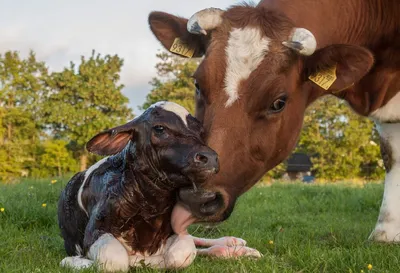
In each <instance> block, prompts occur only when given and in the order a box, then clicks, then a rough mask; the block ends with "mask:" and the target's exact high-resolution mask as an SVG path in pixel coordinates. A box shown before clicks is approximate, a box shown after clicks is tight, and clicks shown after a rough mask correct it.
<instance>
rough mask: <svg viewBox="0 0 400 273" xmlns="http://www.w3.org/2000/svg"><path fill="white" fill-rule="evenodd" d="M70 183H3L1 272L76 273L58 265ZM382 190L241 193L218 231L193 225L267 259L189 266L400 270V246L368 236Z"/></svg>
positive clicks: (296, 188)
mask: <svg viewBox="0 0 400 273" xmlns="http://www.w3.org/2000/svg"><path fill="white" fill-rule="evenodd" d="M65 183H66V181H58V182H57V183H56V184H54V185H51V184H50V180H47V181H25V182H23V183H20V184H17V185H10V186H0V208H2V207H3V208H5V211H4V212H3V213H0V272H5V273H10V272H24V273H25V272H72V271H69V270H66V269H62V268H60V267H59V266H58V264H59V262H60V261H61V259H62V258H64V257H65V253H64V249H63V243H62V240H61V237H60V236H59V230H58V226H57V222H56V219H57V218H56V210H57V208H56V204H57V199H58V195H59V192H60V190H61V189H62V187H63V186H64V185H65ZM31 187H33V188H31ZM382 192H383V185H377V184H374V185H372V184H371V185H366V186H365V187H364V188H352V187H346V186H343V185H342V186H309V185H299V184H295V185H277V184H275V185H273V186H271V187H256V188H253V189H252V190H251V191H250V192H249V193H247V194H245V195H244V196H243V197H242V198H240V200H239V201H238V204H237V206H236V209H235V211H234V213H233V215H232V216H231V218H230V219H229V220H228V221H226V222H225V223H223V224H221V225H219V226H218V227H217V228H214V229H207V228H204V227H202V226H199V227H193V228H192V231H194V235H197V236H207V237H219V236H224V235H233V236H237V237H242V238H244V239H245V240H247V242H248V245H249V246H251V247H255V248H257V249H258V250H260V251H261V252H262V253H263V254H264V257H263V258H262V259H260V260H250V259H239V260H218V259H212V258H204V257H198V258H196V260H195V262H194V263H193V264H192V265H191V266H190V267H189V268H188V269H186V270H185V272H218V273H220V272H279V273H280V272H361V270H364V271H365V272H368V270H367V265H368V264H372V265H373V269H372V271H371V272H400V261H399V259H400V246H396V245H382V244H377V243H371V242H369V241H367V238H368V235H369V233H370V232H371V230H372V229H373V227H374V225H375V221H376V219H377V216H378V210H379V206H380V202H381V198H382ZM43 203H46V204H47V206H46V207H42V204H43ZM270 240H273V241H274V243H273V244H272V245H271V244H269V243H268V242H269V241H270ZM93 271H94V270H85V271H84V272H93ZM132 271H133V272H153V271H151V270H149V269H141V270H132Z"/></svg>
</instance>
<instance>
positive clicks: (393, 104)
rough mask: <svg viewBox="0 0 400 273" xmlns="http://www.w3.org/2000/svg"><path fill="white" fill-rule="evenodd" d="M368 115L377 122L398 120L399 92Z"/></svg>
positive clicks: (399, 114)
mask: <svg viewBox="0 0 400 273" xmlns="http://www.w3.org/2000/svg"><path fill="white" fill-rule="evenodd" d="M370 117H371V118H372V119H374V120H375V121H377V122H382V123H383V122H388V121H400V92H399V93H397V94H396V95H395V96H394V97H393V98H392V99H391V100H390V101H389V102H388V103H387V104H385V105H384V106H383V107H381V108H379V109H377V110H375V111H374V112H372V113H371V114H370Z"/></svg>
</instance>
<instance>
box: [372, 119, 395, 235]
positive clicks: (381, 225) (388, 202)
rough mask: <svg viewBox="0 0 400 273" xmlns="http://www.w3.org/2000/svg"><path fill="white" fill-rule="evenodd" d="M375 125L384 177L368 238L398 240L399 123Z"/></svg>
mask: <svg viewBox="0 0 400 273" xmlns="http://www.w3.org/2000/svg"><path fill="white" fill-rule="evenodd" d="M377 127H378V131H379V134H380V136H381V154H382V158H383V161H384V164H385V168H386V178H385V191H384V194H383V200H382V205H381V209H380V212H379V218H378V222H377V224H376V226H375V229H374V231H373V232H372V233H371V235H370V239H372V240H375V241H380V242H400V210H399V208H400V123H382V124H377Z"/></svg>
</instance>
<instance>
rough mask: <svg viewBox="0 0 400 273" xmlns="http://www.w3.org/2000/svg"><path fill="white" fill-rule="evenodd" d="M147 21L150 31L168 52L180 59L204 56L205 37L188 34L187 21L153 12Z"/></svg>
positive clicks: (167, 14)
mask: <svg viewBox="0 0 400 273" xmlns="http://www.w3.org/2000/svg"><path fill="white" fill-rule="evenodd" d="M148 20H149V25H150V29H151V31H152V32H153V34H154V35H155V36H156V38H157V39H158V40H159V41H160V42H161V44H162V45H163V46H164V47H165V49H167V50H168V51H170V52H172V53H174V54H177V55H180V56H182V57H201V56H203V55H204V54H205V52H206V47H207V42H208V38H207V36H204V35H195V34H191V33H189V32H188V31H187V27H186V25H187V22H188V20H187V19H185V18H181V17H177V16H174V15H172V14H169V13H165V12H159V11H154V12H152V13H150V15H149V19H148ZM177 38H178V39H177Z"/></svg>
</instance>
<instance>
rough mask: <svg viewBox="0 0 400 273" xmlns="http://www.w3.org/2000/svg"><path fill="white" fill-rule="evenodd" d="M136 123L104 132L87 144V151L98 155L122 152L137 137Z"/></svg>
mask: <svg viewBox="0 0 400 273" xmlns="http://www.w3.org/2000/svg"><path fill="white" fill-rule="evenodd" d="M136 128H137V124H136V123H135V121H131V122H128V123H127V124H124V125H121V126H118V127H115V128H112V129H109V130H106V131H103V132H101V133H99V134H97V135H96V136H94V137H93V138H92V139H90V140H89V141H88V143H87V144H86V149H87V150H88V151H89V152H91V153H94V154H97V155H103V156H104V155H114V154H117V153H119V152H120V151H122V150H123V149H124V148H125V147H126V145H127V144H128V142H129V141H130V140H132V138H133V137H134V135H135V132H136Z"/></svg>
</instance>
